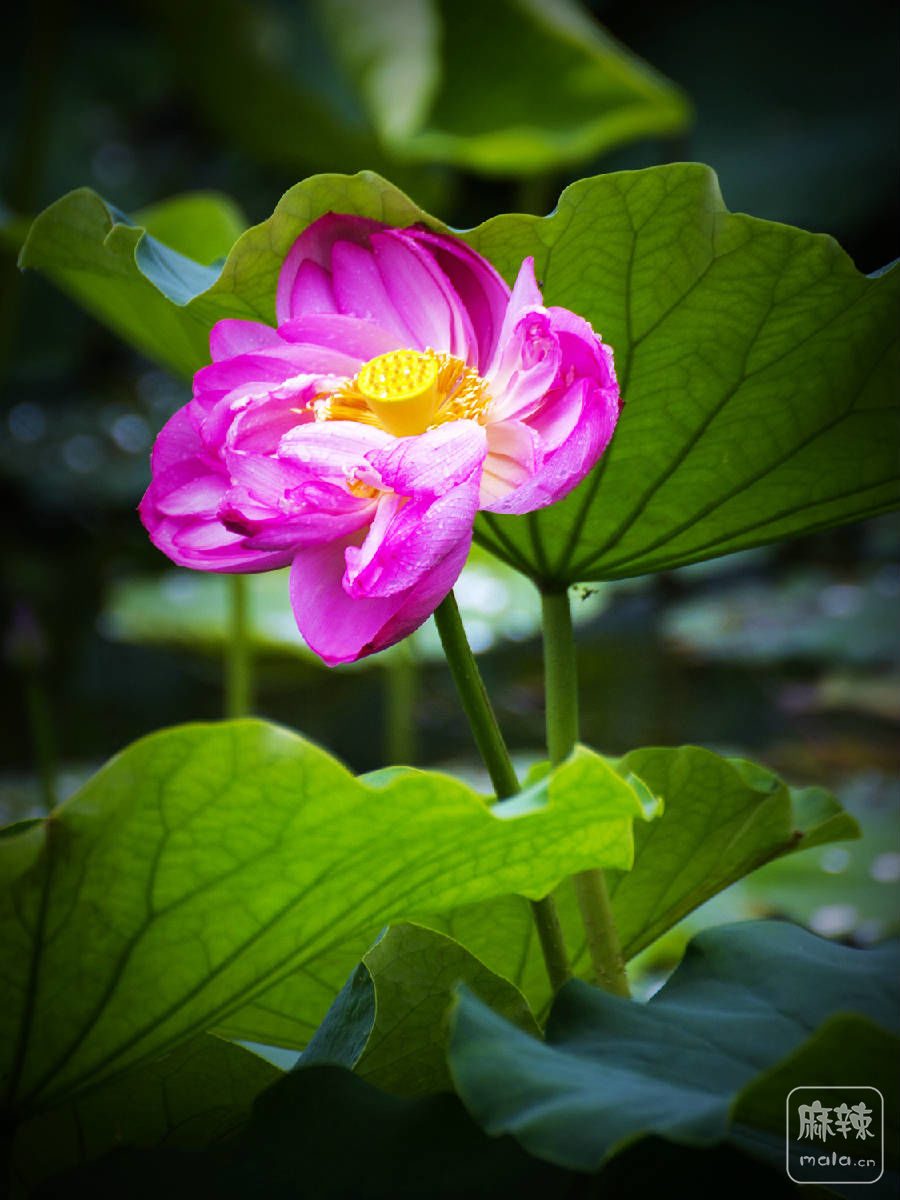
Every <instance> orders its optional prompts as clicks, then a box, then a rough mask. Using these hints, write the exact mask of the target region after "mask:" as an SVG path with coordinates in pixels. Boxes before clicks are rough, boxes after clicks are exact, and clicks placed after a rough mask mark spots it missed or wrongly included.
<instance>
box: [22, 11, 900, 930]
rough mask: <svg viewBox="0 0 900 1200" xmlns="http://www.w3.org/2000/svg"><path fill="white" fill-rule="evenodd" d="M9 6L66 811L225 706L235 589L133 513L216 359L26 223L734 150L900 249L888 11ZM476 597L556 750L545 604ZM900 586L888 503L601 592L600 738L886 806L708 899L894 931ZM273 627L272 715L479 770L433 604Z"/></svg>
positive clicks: (48, 736)
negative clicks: (191, 363) (136, 323)
mask: <svg viewBox="0 0 900 1200" xmlns="http://www.w3.org/2000/svg"><path fill="white" fill-rule="evenodd" d="M13 20H14V21H15V22H17V25H15V26H14V27H12V28H8V30H7V34H8V36H7V37H6V39H5V41H4V46H3V49H2V51H0V54H2V58H3V63H2V70H0V94H2V106H3V112H4V114H5V121H4V125H3V130H2V142H0V247H2V259H0V270H2V292H0V374H2V390H3V401H2V405H3V411H2V414H0V426H2V437H0V488H2V499H3V507H4V512H5V518H4V521H3V577H4V589H3V591H4V601H3V603H4V607H3V612H2V628H3V669H4V686H3V691H2V696H3V705H4V711H3V720H2V722H0V757H2V763H3V766H2V772H0V807H2V810H3V814H4V816H5V818H6V819H12V818H15V817H18V816H24V815H29V814H34V813H37V812H41V811H43V810H44V809H45V808H46V807H47V805H49V804H50V803H51V800H52V799H53V798H54V797H57V798H62V797H64V796H65V795H67V794H69V793H70V792H71V791H72V790H73V788H74V787H76V786H77V785H78V783H79V781H80V780H81V779H83V778H84V777H85V775H86V774H88V773H89V772H90V771H91V770H92V769H95V768H96V766H97V765H98V764H99V763H100V762H101V761H102V760H103V759H105V758H106V757H108V756H109V755H110V754H112V753H114V752H115V751H117V750H118V749H120V748H121V747H122V746H123V745H124V744H126V743H127V742H128V741H130V740H132V739H134V738H136V737H139V736H140V735H141V734H143V733H146V732H148V731H150V730H153V729H157V728H159V727H161V726H164V725H169V724H173V723H176V722H179V721H187V720H192V719H210V718H216V717H218V716H220V715H221V714H222V706H223V699H222V695H223V689H222V651H223V645H224V640H225V630H226V624H227V616H226V613H227V605H228V596H227V580H224V579H222V578H220V577H212V576H201V575H192V574H191V573H189V572H179V571H174V570H172V569H171V568H170V567H169V565H168V563H167V562H166V561H165V560H164V559H163V558H162V556H161V555H160V554H159V553H158V552H157V551H156V550H155V549H154V548H153V547H152V546H151V545H150V543H149V541H148V540H147V538H146V536H145V534H144V531H143V528H142V527H141V525H140V523H139V521H138V519H137V515H136V512H135V506H136V504H137V502H138V500H139V498H140V496H141V494H142V492H143V489H144V487H145V486H146V483H147V481H148V477H149V465H148V455H149V450H150V447H151V445H152V441H153V438H154V435H155V431H156V430H157V429H158V428H159V427H160V426H161V425H162V423H163V422H164V421H165V419H166V418H167V417H168V416H169V415H170V413H171V412H172V411H174V409H175V408H177V407H179V406H180V405H181V404H182V403H184V402H185V400H186V399H187V396H188V386H187V385H186V384H185V382H184V381H182V380H178V379H175V378H173V377H171V376H169V375H167V374H166V373H165V372H164V371H163V370H161V369H160V368H159V367H157V366H155V365H154V364H153V363H151V362H149V361H147V360H145V359H143V358H142V357H141V356H140V355H138V354H137V353H136V352H135V351H133V350H131V349H130V348H129V347H128V346H127V345H124V344H123V343H121V342H119V341H118V340H117V339H116V338H115V337H114V336H113V335H112V334H111V333H109V332H108V331H106V330H105V329H104V328H102V327H101V326H100V325H99V324H97V323H96V322H95V321H94V320H93V319H92V318H90V317H89V316H87V315H86V314H85V313H84V312H82V311H81V310H79V309H77V308H76V307H75V306H74V305H73V304H72V303H70V302H69V301H68V300H67V299H66V298H65V297H64V296H62V295H61V294H59V293H57V292H56V291H55V290H54V289H53V288H52V286H51V285H50V284H49V283H48V282H46V281H45V280H44V279H43V278H41V277H39V276H37V275H33V274H29V275H27V276H23V275H21V274H20V273H19V272H18V270H17V269H16V265H15V260H16V255H17V252H18V249H19V247H20V245H21V243H22V240H23V237H24V234H25V233H26V232H27V227H28V222H29V219H30V218H31V217H32V216H33V215H34V214H35V213H37V212H38V211H40V210H41V209H42V208H43V207H44V206H46V205H47V204H48V203H50V202H51V201H53V200H54V199H56V198H58V197H59V196H60V195H62V194H63V193H64V192H66V191H68V190H69V189H71V188H74V187H78V186H82V185H87V186H89V187H92V188H94V189H96V190H97V191H98V192H99V193H100V194H101V195H102V196H103V197H104V198H105V199H106V200H108V201H109V202H111V203H112V204H113V205H115V206H116V207H117V208H119V209H121V210H122V211H124V212H128V213H131V214H140V213H142V212H143V211H144V210H148V209H149V210H150V214H149V215H148V216H147V218H146V219H147V220H148V221H150V220H151V219H152V220H154V221H155V222H156V224H155V226H154V229H155V232H156V233H157V236H159V237H161V238H162V240H164V241H165V240H166V232H165V227H164V226H165V221H166V219H167V217H166V210H165V208H163V209H157V210H155V212H154V209H153V207H152V206H156V205H159V204H160V202H162V201H166V200H168V199H169V198H170V197H173V196H177V195H180V194H184V193H196V192H219V193H224V194H225V195H227V196H228V197H230V198H232V200H233V207H232V208H231V209H229V210H228V213H227V220H228V221H230V222H231V223H232V224H233V226H234V228H235V229H236V230H237V229H240V228H243V227H244V226H245V225H246V224H251V223H255V222H257V221H260V220H262V219H264V218H265V217H267V216H268V215H269V214H270V213H271V211H272V209H273V208H274V206H275V203H276V202H277V200H278V198H279V197H280V195H281V194H282V192H283V191H285V190H286V189H287V188H288V187H289V186H291V185H292V184H293V183H295V182H296V181H297V180H298V179H300V178H303V177H304V176H306V175H309V174H312V173H316V172H320V171H350V172H352V171H356V170H359V169H361V168H372V169H375V170H378V171H379V172H381V173H382V174H384V175H386V176H387V177H388V178H390V179H391V180H392V181H394V182H395V183H397V184H398V185H399V186H401V187H403V188H404V189H405V190H406V191H407V192H409V194H410V195H411V196H412V197H413V198H414V199H415V200H416V201H417V202H418V203H420V204H422V205H423V206H424V207H426V208H428V209H429V210H430V211H431V212H433V213H434V214H435V215H437V216H439V217H441V218H442V219H443V220H445V221H447V222H449V223H450V224H451V225H453V226H454V227H457V228H465V227H468V226H471V225H473V224H476V223H478V222H479V221H481V220H484V219H485V218H487V217H489V216H492V215H494V214H495V213H498V212H503V211H528V212H534V213H539V214H540V213H545V212H548V211H550V210H552V208H553V206H554V204H555V201H556V197H557V196H558V194H559V191H560V190H561V189H562V188H563V187H564V186H565V185H566V184H567V183H569V182H571V181H572V180H573V179H576V178H578V177H580V176H583V175H589V174H594V173H597V172H602V171H612V170H622V169H630V168H635V167H643V166H649V165H652V164H655V163H660V162H668V161H676V160H685V159H688V160H696V161H702V162H706V163H709V164H711V165H712V166H713V167H714V168H715V169H716V170H717V172H718V174H719V177H720V182H721V186H722V191H723V194H724V197H725V201H726V203H727V205H728V207H729V208H730V209H732V210H733V211H744V212H748V213H751V214H753V215H754V216H758V217H765V218H768V219H771V220H777V221H785V222H788V223H791V224H795V225H799V226H802V227H804V228H806V229H810V230H814V231H817V232H824V233H828V234H831V235H833V236H834V237H836V238H837V239H838V240H839V241H840V243H841V244H842V245H843V246H844V247H845V248H846V250H847V251H848V253H849V254H850V255H851V256H852V257H853V259H854V261H855V262H856V264H857V266H858V267H859V268H860V270H862V271H864V272H872V271H874V270H876V269H878V268H880V267H882V266H884V265H885V264H887V263H888V262H890V261H892V260H893V259H895V258H897V257H898V255H900V248H898V247H900V231H898V221H897V217H898V211H900V204H898V200H900V194H898V193H900V185H898V172H897V163H898V153H897V151H898V142H900V101H898V92H900V75H898V69H897V63H898V61H900V55H898V50H900V16H898V12H897V10H896V5H895V4H892V3H887V2H885V3H882V2H880V0H863V2H861V3H857V4H855V5H854V6H853V8H852V12H848V9H847V6H846V4H844V3H837V2H833V0H796V2H795V3H792V4H791V5H784V4H781V3H776V2H775V0H762V2H754V3H733V4H728V5H724V4H721V3H716V2H715V0H684V2H682V3H662V2H661V0H629V2H626V0H618V2H616V0H611V2H608V3H602V2H594V3H592V4H590V5H589V6H577V5H576V4H575V3H574V2H573V3H561V2H560V0H543V2H542V0H495V3H493V4H485V3H484V2H483V0H382V3H379V4H365V3H362V0H309V2H307V3H302V2H297V0H294V2H288V0H260V2H257V3H251V2H250V0H217V2H215V3H214V2H213V0H154V2H153V3H150V0H146V2H142V0H117V3H115V4H113V3H111V2H110V3H102V2H97V0H93V2H91V3H88V4H86V5H77V6H76V5H74V4H72V3H69V2H67V0H43V2H42V0H32V3H30V4H27V5H24V6H20V7H19V9H18V11H17V13H16V14H15V15H14V17H13ZM168 211H169V218H171V215H172V210H171V209H170V210H168ZM198 211H199V210H198ZM216 212H217V213H218V214H219V215H218V217H217V219H224V218H222V212H223V210H222V208H221V206H218V207H217V208H216ZM458 595H459V598H460V601H461V606H462V607H463V610H464V615H465V617H466V621H467V626H468V628H469V631H470V635H471V637H472V641H473V644H474V645H475V647H476V649H478V650H479V651H480V652H481V658H482V664H483V670H484V674H485V677H486V682H487V684H488V688H489V690H490V692H491V694H492V696H493V697H494V700H495V703H496V706H497V708H498V713H499V716H500V720H501V724H502V725H503V727H504V729H505V731H506V733H507V737H508V740H509V742H510V744H511V746H512V748H513V750H514V751H515V754H516V756H517V757H518V758H519V759H520V760H521V762H522V763H523V764H525V763H528V762H533V761H535V760H537V759H538V758H540V757H541V754H542V749H541V747H542V741H543V711H542V684H541V657H540V643H539V639H538V636H537V617H538V607H539V606H538V601H537V596H536V594H535V593H534V592H533V589H532V588H531V586H530V584H528V583H527V582H525V581H524V580H522V579H520V578H518V577H517V576H515V575H514V574H512V573H511V572H509V571H507V570H506V569H504V568H502V567H499V566H497V565H495V564H493V563H492V562H491V561H490V560H489V559H488V558H487V557H486V556H483V555H480V554H476V555H475V556H474V557H473V561H472V563H471V565H470V567H469V568H467V571H466V573H465V575H464V577H463V579H462V580H461V582H460V585H459V588H458ZM898 596H900V523H898V520H897V519H896V518H895V517H893V516H889V517H883V518H879V519H878V520H875V521H871V522H868V523H866V524H864V525H857V526H853V527H848V528H845V529H841V530H837V531H834V532H832V533H828V534H822V535H819V536H816V537H813V538H807V539H801V540H798V541H795V542H792V543H788V544H783V545H779V546H777V547H772V548H768V549H762V550H757V551H752V552H749V553H746V554H742V555H737V556H733V557H731V558H727V559H720V560H716V561H713V562H710V563H707V564H700V565H698V566H694V567H690V568H686V569H684V570H681V571H676V572H671V573H668V574H664V575H660V576H654V577H648V578H644V579H638V580H632V581H625V582H623V583H618V584H615V585H603V586H593V587H590V588H584V589H581V591H580V592H579V595H578V598H577V600H576V602H575V604H576V616H577V620H578V633H579V639H580V645H581V652H582V657H581V700H582V709H583V724H582V732H583V737H584V740H585V741H586V742H589V743H590V744H592V745H593V746H595V747H596V748H598V749H600V750H602V751H604V752H607V753H610V754H619V753H623V752H625V751H626V750H628V749H630V748H632V747H636V746H640V745H647V744H652V743H663V744H679V743H683V742H692V743H696V744H701V745H706V746H709V747H711V748H712V749H715V750H719V751H723V752H726V753H734V754H746V755H748V756H752V757H754V758H756V759H758V760H760V761H763V762H765V763H767V764H768V765H770V766H772V767H773V768H775V769H776V770H778V771H779V772H781V773H783V774H784V775H785V776H786V777H788V778H789V780H790V781H791V782H792V783H797V784H803V783H809V782H816V783H822V784H825V785H826V786H828V787H830V788H832V789H833V790H834V791H835V793H836V794H837V795H838V797H839V798H840V799H841V801H842V802H843V803H844V804H845V806H846V807H848V808H849V809H850V810H851V811H852V812H854V814H855V815H856V816H857V817H858V818H859V819H860V821H861V822H862V825H863V828H864V833H865V836H864V838H863V840H862V841H861V842H857V843H849V844H847V846H846V847H830V848H828V849H826V850H824V851H811V852H810V853H809V854H808V855H801V856H798V857H797V858H796V860H793V859H792V860H791V861H790V862H784V863H775V864H772V865H771V866H770V867H767V868H765V869H764V871H762V872H758V873H757V874H756V875H754V876H753V877H752V879H751V880H750V881H746V882H745V883H744V884H742V885H740V886H739V888H737V889H734V888H733V889H731V890H730V891H729V892H728V893H726V894H725V895H724V896H723V897H720V898H719V899H718V900H717V901H715V902H714V904H715V905H717V906H718V907H717V908H715V909H714V910H713V911H712V912H709V913H706V914H701V916H700V917H695V918H693V920H694V921H695V922H696V921H697V920H707V919H718V918H719V917H721V915H723V914H724V915H726V916H740V915H754V914H758V913H763V912H772V913H781V914H784V915H788V916H791V917H793V918H794V919H796V920H800V921H803V922H804V923H806V924H808V925H810V926H811V927H812V928H814V929H817V930H818V931H819V932H822V933H826V934H829V935H830V936H835V937H841V938H844V939H847V940H851V941H856V942H860V943H863V942H867V941H873V940H877V939H878V938H879V937H881V936H883V935H884V934H885V933H887V932H890V931H891V930H893V929H896V927H897V916H896V897H897V888H896V883H897V880H898V878H900V844H898V825H897V816H896V798H897V778H898V773H900V763H898V738H897V733H898V724H900V704H898V694H900V663H898V657H900V648H898V641H897V636H896V613H897V600H898ZM251 620H252V624H253V629H254V639H255V643H256V648H255V654H256V662H257V669H256V682H255V703H254V711H256V712H258V713H259V714H260V715H264V716H266V717H269V718H271V719H274V720H277V721H282V722H284V723H286V724H288V725H290V726H292V727H294V728H296V729H298V730H299V731H301V732H302V733H304V734H305V735H307V736H309V737H311V738H313V739H316V740H318V741H320V742H321V743H323V744H324V745H326V746H327V747H328V748H329V749H330V750H331V751H333V752H334V753H336V754H337V755H339V756H340V757H342V758H343V759H344V760H345V761H346V762H347V763H348V764H349V765H350V766H351V767H353V768H354V769H355V770H357V771H365V770H370V769H373V768H376V767H379V766H381V765H383V764H384V763H385V762H387V761H390V760H396V759H401V760H406V761H414V762H416V763H418V764H420V765H425V764H427V765H436V764H440V765H446V766H449V767H452V769H454V770H457V771H459V772H462V773H464V774H467V775H469V776H470V777H471V778H472V779H474V780H476V781H480V782H484V781H483V779H482V777H481V775H480V773H479V770H478V766H477V762H476V759H475V756H474V747H473V746H472V743H471V739H470V736H469V733H468V730H467V728H466V726H465V724H464V720H463V718H462V715H461V712H460V709H459V706H458V703H457V700H456V696H455V693H454V691H453V688H452V684H451V682H450V679H449V676H448V674H447V672H446V671H445V669H444V668H443V667H442V666H441V662H440V656H439V653H438V652H437V642H436V636H435V635H434V633H433V631H432V630H430V629H429V627H426V628H424V629H423V630H422V632H421V633H420V634H419V635H417V636H416V638H415V639H412V640H411V643H410V644H409V645H407V646H404V647H401V648H399V649H398V650H397V651H395V652H392V653H389V654H387V655H383V656H379V657H378V658H377V659H374V660H367V662H366V663H364V664H362V665H360V666H359V667H356V668H347V669H345V668H341V669H338V670H335V671H328V670H327V669H325V668H323V667H321V666H320V665H318V664H317V663H316V662H315V661H314V660H313V659H312V657H311V656H310V655H309V654H308V653H306V651H305V650H304V648H303V647H302V645H301V644H300V641H299V636H298V635H297V634H296V632H295V631H294V629H293V622H292V619H291V616H290V612H289V609H288V607H287V600H286V587H285V581H284V579H283V578H282V577H281V576H277V575H271V576H264V577H256V578H255V579H254V582H253V587H252V590H251ZM486 790H487V789H486ZM823 897H826V898H825V899H823ZM673 952H674V951H673Z"/></svg>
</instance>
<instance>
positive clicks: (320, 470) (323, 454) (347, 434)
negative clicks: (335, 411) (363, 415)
mask: <svg viewBox="0 0 900 1200" xmlns="http://www.w3.org/2000/svg"><path fill="white" fill-rule="evenodd" d="M395 440H396V439H394V438H392V437H391V435H390V434H389V433H385V432H384V430H382V429H378V428H376V426H374V425H363V424H362V423H361V422H359V421H317V422H314V423H313V424H309V425H298V426H297V427H296V428H294V429H292V430H291V431H290V432H289V433H286V434H285V435H284V437H283V438H282V439H281V443H280V445H279V448H278V454H279V456H280V457H282V458H288V459H290V460H291V461H293V462H296V463H300V464H301V465H302V466H303V467H305V469H306V470H307V471H308V472H309V473H310V474H311V475H317V476H321V477H323V478H326V479H354V478H355V479H362V480H364V481H366V480H368V479H370V478H371V477H372V476H373V474H374V472H373V469H372V466H371V464H370V463H369V462H368V460H367V457H366V456H367V455H368V454H369V453H370V452H371V451H373V450H374V451H377V450H381V449H383V448H384V447H385V446H387V445H390V444H391V443H392V442H393V441H395ZM375 478H376V479H377V476H376V477H375Z"/></svg>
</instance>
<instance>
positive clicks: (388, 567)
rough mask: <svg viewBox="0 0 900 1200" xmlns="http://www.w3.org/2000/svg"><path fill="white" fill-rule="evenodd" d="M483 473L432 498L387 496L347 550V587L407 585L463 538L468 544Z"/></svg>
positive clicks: (401, 588) (368, 590) (368, 592)
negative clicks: (361, 539)
mask: <svg viewBox="0 0 900 1200" xmlns="http://www.w3.org/2000/svg"><path fill="white" fill-rule="evenodd" d="M479 475H480V473H479ZM479 475H473V476H472V477H471V478H470V479H468V480H467V481H466V482H465V483H464V484H461V485H460V486H459V487H455V488H453V489H451V490H450V491H447V492H444V494H443V495H440V496H436V497H433V498H432V497H418V498H415V499H412V500H406V501H404V500H403V499H402V498H401V497H398V496H386V497H384V498H383V499H382V500H381V501H380V502H379V505H378V510H379V511H378V515H377V516H376V518H375V520H374V521H373V522H372V526H371V528H370V530H369V532H368V534H367V536H366V540H365V542H364V543H363V545H362V547H361V548H360V549H355V548H354V547H350V548H349V549H348V550H347V572H346V575H345V576H344V588H345V590H346V591H347V592H348V593H349V594H350V595H351V596H393V595H396V594H397V593H400V592H406V591H409V590H410V589H411V588H413V587H417V586H418V585H419V583H421V581H422V580H423V579H424V578H426V577H427V576H428V575H429V574H430V573H431V572H432V571H434V570H436V569H437V568H438V567H439V566H440V564H441V563H442V562H443V560H444V559H445V558H446V557H447V555H448V554H452V553H453V552H454V551H455V549H456V547H457V546H458V545H459V544H460V543H465V544H466V545H468V544H469V543H470V542H471V540H472V523H473V521H474V520H475V513H476V511H477V509H478V478H479Z"/></svg>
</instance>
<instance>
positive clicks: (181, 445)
mask: <svg viewBox="0 0 900 1200" xmlns="http://www.w3.org/2000/svg"><path fill="white" fill-rule="evenodd" d="M202 453H203V442H202V441H201V439H200V434H199V433H198V432H197V427H196V425H195V424H194V421H193V419H192V414H191V406H190V405H189V404H185V405H184V406H183V407H182V408H179V409H178V411H177V412H176V413H174V414H173V415H172V416H171V417H169V419H168V421H166V423H165V425H163V427H162V429H161V430H160V431H159V433H158V434H157V436H156V441H155V442H154V444H153V451H152V453H151V455H150V469H151V471H152V472H153V475H154V477H155V476H156V475H158V474H160V473H161V472H163V471H166V470H168V469H169V468H170V467H173V466H175V464H176V463H180V462H184V460H185V459H188V458H195V457H196V456H197V455H199V454H202Z"/></svg>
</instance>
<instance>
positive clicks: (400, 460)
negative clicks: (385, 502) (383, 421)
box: [366, 421, 487, 496]
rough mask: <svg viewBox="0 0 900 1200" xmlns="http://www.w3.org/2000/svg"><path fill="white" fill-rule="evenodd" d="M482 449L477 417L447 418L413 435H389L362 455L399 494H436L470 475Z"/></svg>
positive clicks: (483, 438) (476, 467) (483, 441)
mask: <svg viewBox="0 0 900 1200" xmlns="http://www.w3.org/2000/svg"><path fill="white" fill-rule="evenodd" d="M486 452H487V439H486V436H485V431H484V428H483V427H482V426H481V425H479V424H478V422H477V421H448V422H446V424H444V425H438V426H437V428H436V429H429V430H427V431H426V432H425V433H420V434H416V435H415V436H414V437H406V438H393V439H391V440H390V441H389V442H387V443H385V445H384V446H383V447H380V448H378V449H377V450H374V451H372V452H370V453H368V454H367V455H366V458H367V459H368V461H369V462H370V463H371V464H372V466H373V467H374V468H375V470H376V471H377V472H378V474H379V475H380V476H381V480H382V482H383V484H384V486H385V487H387V488H392V489H393V490H394V491H395V492H399V493H400V494H401V495H403V496H412V495H416V494H424V495H427V496H439V495H442V494H443V493H444V492H446V491H448V490H450V489H451V488H453V487H456V486H457V485H458V484H460V483H463V482H465V481H466V480H469V479H471V477H472V476H473V475H474V474H475V473H476V472H477V471H478V470H479V469H480V468H481V464H482V463H483V462H484V456H485V453H486Z"/></svg>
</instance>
